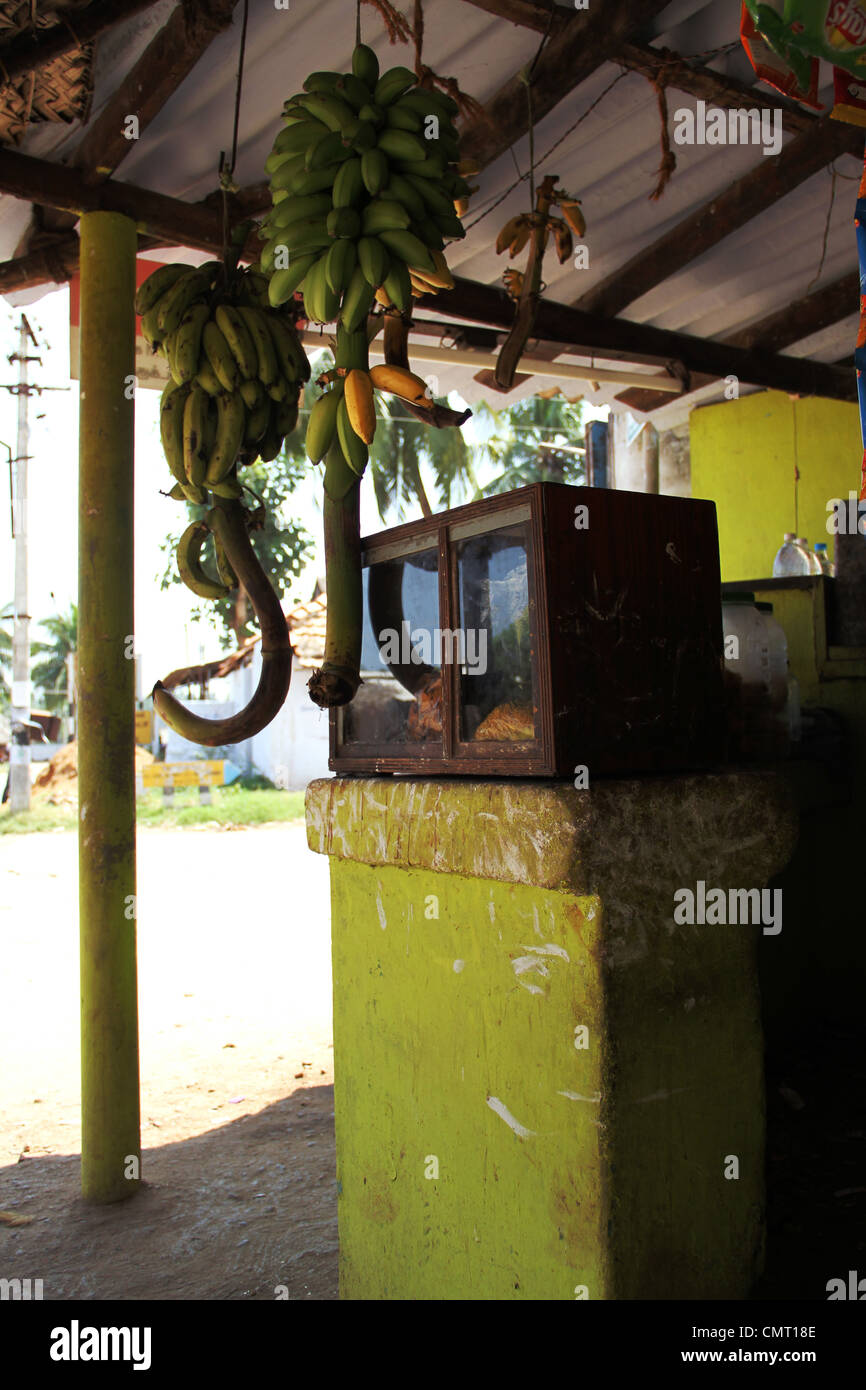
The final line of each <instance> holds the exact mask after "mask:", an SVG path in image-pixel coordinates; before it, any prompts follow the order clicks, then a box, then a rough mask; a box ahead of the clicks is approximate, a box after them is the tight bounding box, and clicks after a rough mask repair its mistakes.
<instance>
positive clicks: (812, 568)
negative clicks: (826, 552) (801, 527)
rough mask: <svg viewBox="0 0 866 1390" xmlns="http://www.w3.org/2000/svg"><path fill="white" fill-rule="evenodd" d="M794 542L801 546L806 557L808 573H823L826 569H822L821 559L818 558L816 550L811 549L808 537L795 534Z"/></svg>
mask: <svg viewBox="0 0 866 1390" xmlns="http://www.w3.org/2000/svg"><path fill="white" fill-rule="evenodd" d="M794 544H795V545H796V546H799V547H800V549H801V550H802V552H803V554H804V555H805V557H806V564H807V566H808V568H807V569H806V574H823V572H824V571H823V570H822V569H821V561H820V560H819V559H818V556H817V555H816V554H815V552H814V551H813V550H810V549H809V542H808V541H807V540H806V537H805V536H795V537H794Z"/></svg>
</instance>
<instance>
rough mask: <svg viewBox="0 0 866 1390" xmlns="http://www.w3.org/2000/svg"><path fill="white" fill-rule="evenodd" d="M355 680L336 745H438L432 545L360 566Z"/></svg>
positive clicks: (434, 554)
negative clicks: (359, 637)
mask: <svg viewBox="0 0 866 1390" xmlns="http://www.w3.org/2000/svg"><path fill="white" fill-rule="evenodd" d="M362 579H363V587H364V617H363V623H364V628H363V642H362V646H361V678H362V681H363V684H362V685H361V686H360V688H359V690H358V693H357V695H356V696H355V698H354V700H353V701H352V703H351V704H350V705H347V706H346V707H345V709H344V710H342V712H341V713H342V721H341V730H342V737H341V744H342V746H343V748H344V749H347V750H348V745H350V744H353V743H363V744H375V745H377V746H378V745H382V744H393V743H415V744H417V743H431V742H435V743H436V744H437V748H439V749H440V750H441V741H442V675H441V671H442V659H441V642H440V635H439V575H438V552H437V550H436V549H435V547H433V548H431V549H428V550H422V551H418V552H416V553H415V554H413V555H406V556H404V557H403V558H402V559H400V560H383V561H380V562H379V563H378V564H372V565H367V566H365V567H364V570H363V572H362Z"/></svg>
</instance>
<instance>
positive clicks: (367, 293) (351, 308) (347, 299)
mask: <svg viewBox="0 0 866 1390" xmlns="http://www.w3.org/2000/svg"><path fill="white" fill-rule="evenodd" d="M373 298H374V287H373V285H372V284H371V283H370V281H369V280H368V279H367V277H366V275H365V274H364V272H363V270H362V269H361V267H360V266H358V268H357V269H356V271H355V273H354V274H353V276H352V278H351V280H350V281H349V288H348V289H347V290H346V293H345V294H344V296H343V307H342V309H341V310H340V322H341V323H342V325H343V327H344V328H347V329H348V330H349V332H350V333H351V332H353V331H354V330H355V329H356V328H359V327H360V326H361V324H362V323H363V322H364V320H365V319H366V317H367V315H368V314H369V312H370V310H371V309H372V307H373ZM323 457H324V455H323Z"/></svg>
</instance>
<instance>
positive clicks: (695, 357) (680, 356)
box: [0, 150, 856, 400]
mask: <svg viewBox="0 0 866 1390" xmlns="http://www.w3.org/2000/svg"><path fill="white" fill-rule="evenodd" d="M0 192H2V193H7V194H10V195H11V196H12V197H16V198H23V199H26V200H27V201H28V202H32V201H33V200H34V198H36V197H39V198H41V199H42V200H43V201H46V200H48V201H50V202H51V204H53V205H54V206H55V207H59V208H62V209H64V210H65V211H67V212H75V213H81V212H85V211H96V210H99V209H102V210H105V211H109V212H120V213H124V214H125V215H126V216H127V217H131V218H132V219H133V220H134V221H135V223H136V224H137V226H138V229H139V231H140V232H141V233H143V234H146V235H149V236H151V237H155V238H159V239H162V240H165V241H167V242H168V243H169V244H173V245H178V246H191V247H196V248H198V249H201V250H205V251H209V252H211V253H215V254H219V253H220V252H221V249H222V219H221V217H220V215H219V212H218V210H217V209H216V208H212V207H208V206H207V205H206V204H203V203H185V202H183V201H181V200H180V199H178V198H170V197H167V196H166V195H165V194H162V193H153V192H151V191H150V190H149V189H144V188H137V187H136V186H135V185H133V184H127V183H119V182H117V181H116V180H114V179H106V180H105V182H104V183H102V184H98V185H95V186H93V185H88V184H86V183H85V182H84V179H83V178H82V176H81V174H80V172H78V171H77V170H75V169H68V168H66V167H65V166H63V165H60V164H51V163H49V162H48V161H46V160H42V159H34V158H33V157H32V156H30V155H24V154H19V153H18V151H13V150H0ZM259 249H260V242H259V241H258V238H257V237H256V236H255V235H253V236H251V238H250V240H249V242H248V243H247V247H246V251H245V255H246V257H247V258H248V259H250V260H252V259H254V258H255V257H256V256H257V254H258V251H259ZM424 307H425V309H432V310H433V312H435V313H437V314H439V313H443V314H445V315H446V316H451V317H453V318H455V319H457V320H461V319H468V320H469V321H470V322H475V323H482V324H485V325H486V326H488V327H493V328H504V329H508V328H510V326H511V324H512V322H513V318H514V302H513V300H512V299H511V297H510V296H509V295H508V294H507V293H506V292H505V290H503V289H498V288H496V287H495V286H492V285H481V284H478V283H477V282H475V281H473V280H464V279H462V278H459V277H458V278H457V279H456V280H455V285H454V289H453V290H441V291H440V292H439V293H438V294H437V295H432V296H430V298H429V299H427V300H425V305H424ZM536 335H537V337H539V338H543V339H547V340H548V341H549V342H551V343H559V344H562V345H563V346H562V347H561V348H560V349H559V350H560V351H570V352H573V353H576V354H578V355H581V356H584V355H591V354H596V355H599V356H603V357H606V358H610V359H612V360H618V359H619V360H623V361H629V362H635V361H639V360H650V361H658V362H662V363H669V362H678V363H682V364H683V366H684V367H685V368H686V369H687V370H688V371H689V372H708V373H711V374H715V375H717V376H727V375H728V374H729V373H734V374H735V375H737V376H738V377H739V378H740V380H741V381H743V382H747V383H749V384H750V385H754V386H771V387H775V388H776V389H778V390H781V391H789V392H792V393H797V394H800V395H823V396H830V397H834V398H836V399H839V400H852V399H853V398H854V396H855V393H856V384H855V382H854V379H853V376H852V374H851V373H850V372H846V371H841V370H839V369H838V368H835V367H829V366H826V365H824V364H823V363H819V362H811V361H808V360H804V359H802V358H796V357H783V356H779V355H777V354H774V353H761V352H756V351H747V350H744V349H742V348H732V347H728V346H726V345H725V344H724V343H717V342H713V341H708V340H704V339H700V338H693V337H691V336H689V335H688V334H684V333H671V332H669V331H667V330H664V329H660V328H652V327H651V326H649V325H647V324H638V323H629V322H628V321H627V320H625V319H608V318H604V317H601V316H599V315H597V314H588V313H586V312H583V311H581V310H580V309H575V308H573V307H571V306H570V305H567V304H556V303H553V302H551V301H549V300H542V301H541V303H540V304H539V306H538V316H537V319H536Z"/></svg>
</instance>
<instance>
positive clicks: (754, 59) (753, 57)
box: [740, 0, 824, 111]
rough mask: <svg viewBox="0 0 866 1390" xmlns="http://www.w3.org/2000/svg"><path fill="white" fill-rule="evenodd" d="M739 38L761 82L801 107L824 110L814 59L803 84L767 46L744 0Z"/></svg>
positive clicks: (816, 60)
mask: <svg viewBox="0 0 866 1390" xmlns="http://www.w3.org/2000/svg"><path fill="white" fill-rule="evenodd" d="M740 40H741V42H742V45H743V48H744V49H745V50H746V56H747V57H748V59H749V62H750V63H751V65H752V67H753V68H754V70H755V76H756V77H757V78H758V79H759V80H760V81H761V82H766V83H767V84H768V86H770V87H775V89H776V91H777V92H781V94H782V96H784V97H792V98H793V99H794V100H795V101H799V102H802V103H803V105H804V106H811V107H813V108H814V109H815V110H816V111H822V110H823V109H824V108H823V106H822V105H821V103H820V102H819V101H818V59H817V58H813V59H812V60H811V61H810V62H809V63H807V64H806V69H805V70H806V72H807V74H808V76H807V80H806V83H805V86H804V85H803V83H802V82H801V80H800V76H798V74H797V73H796V72H795V71H794V69H793V67H791V66H790V65H789V64H788V63H787V62H786V61H785V59H784V58H782V57H781V56H780V55H779V54H778V53H777V52H776V51H775V49H773V48H771V47H770V45H769V43H768V42H767V40H766V39H765V37H764V35H763V34H762V33H761V31H760V30H759V29H758V26H757V25H756V24H755V21H754V20H753V18H752V16H751V14H750V13H749V7H748V5H747V4H746V3H745V0H744V3H743V7H742V11H741V14H740ZM801 75H802V74H801Z"/></svg>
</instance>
